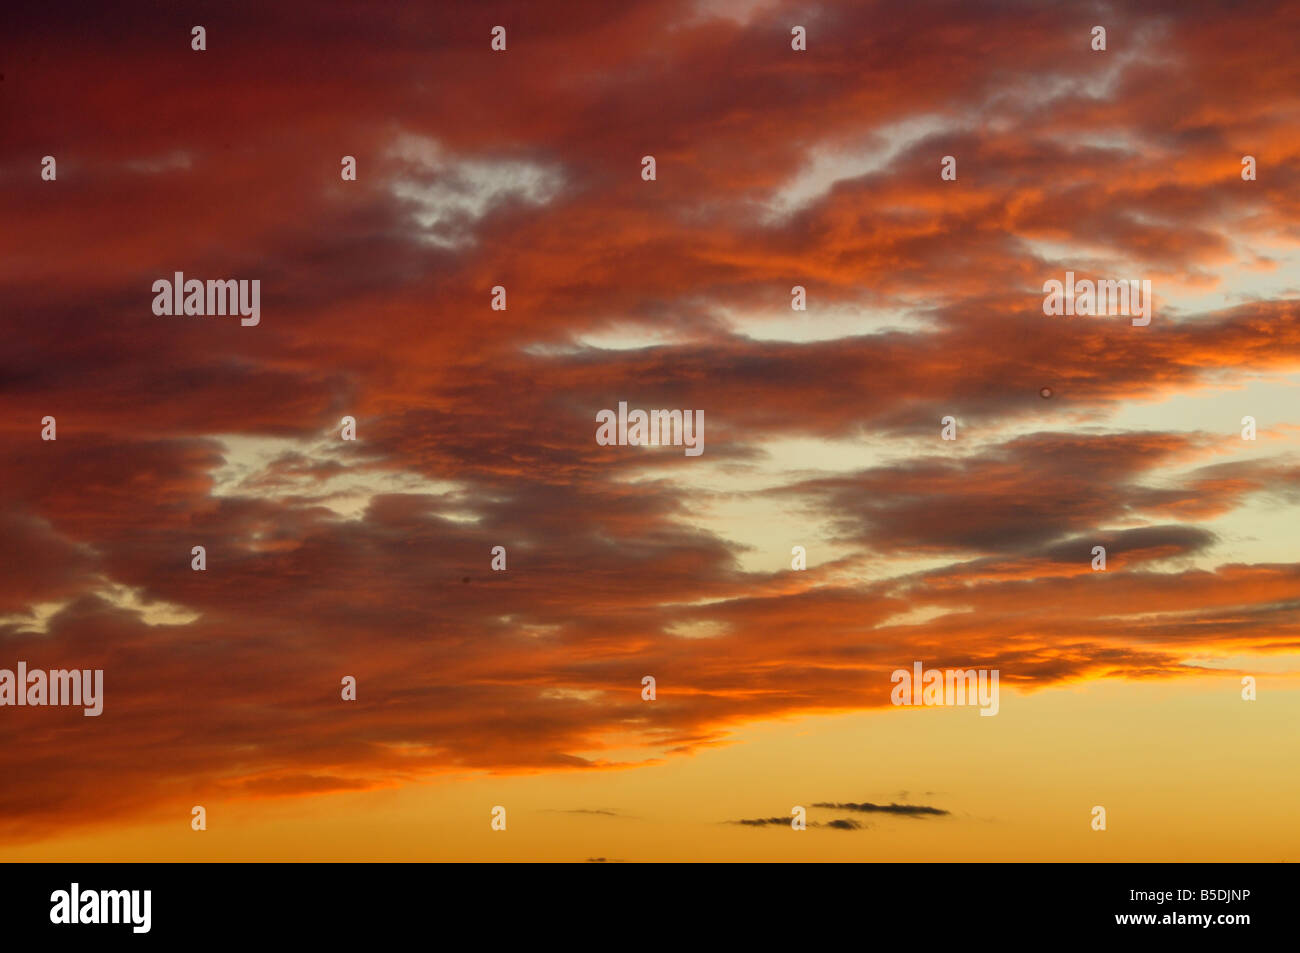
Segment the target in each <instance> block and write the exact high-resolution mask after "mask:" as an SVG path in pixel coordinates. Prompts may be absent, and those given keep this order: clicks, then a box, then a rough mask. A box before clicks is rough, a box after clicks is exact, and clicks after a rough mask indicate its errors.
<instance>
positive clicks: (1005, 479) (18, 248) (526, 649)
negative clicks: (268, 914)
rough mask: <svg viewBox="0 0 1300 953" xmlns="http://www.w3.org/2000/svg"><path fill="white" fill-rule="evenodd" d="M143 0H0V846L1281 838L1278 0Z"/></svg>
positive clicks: (570, 847)
mask: <svg viewBox="0 0 1300 953" xmlns="http://www.w3.org/2000/svg"><path fill="white" fill-rule="evenodd" d="M179 6H180V5H173V4H138V5H133V6H130V7H127V6H123V7H122V8H121V9H110V8H107V7H105V8H104V9H98V8H97V6H96V5H89V8H88V9H76V8H75V7H72V6H71V5H69V8H68V9H64V8H63V7H62V6H60V5H48V4H40V5H37V4H30V5H20V8H19V9H7V10H6V11H5V14H4V16H5V18H6V20H7V23H6V24H5V25H4V26H3V28H2V29H0V223H3V226H4V227H3V228H0V321H2V322H3V328H4V335H3V343H2V345H0V669H15V668H16V666H17V664H18V662H19V661H25V662H26V663H27V666H28V668H29V669H36V668H44V669H65V668H75V669H103V671H104V710H103V714H102V715H100V716H99V717H85V716H84V715H83V713H82V711H81V709H80V708H71V707H0V861H9V860H15V861H17V860H23V861H27V860H38V861H45V860H60V861H63V860H67V861H99V860H104V861H108V860H142V861H144V860H177V861H187V860H193V861H208V860H268V861H272V860H321V861H327V860H345V861H352V860H409V861H417V860H464V861H503V860H522V861H527V860H555V861H586V860H589V859H604V860H606V861H663V860H691V861H706V860H828V861H847V860H885V861H942V860H962V861H965V860H1083V861H1091V860H1123V861H1129V860H1140V861H1191V860H1203V861H1232V860H1238V861H1251V860H1269V861H1281V860H1296V859H1298V857H1297V855H1298V854H1300V822H1298V821H1297V820H1296V817H1295V806H1296V803H1297V800H1298V799H1300V518H1298V514H1300V509H1298V508H1297V505H1298V504H1300V59H1297V57H1296V55H1295V51H1296V49H1297V47H1300V5H1297V4H1294V3H1285V2H1276V3H1274V2H1268V0H1265V2H1257V3H1252V4H1250V5H1249V6H1242V5H1240V4H1237V3H1228V2H1224V3H1218V4H1192V3H1188V2H1186V0H1157V2H1150V3H1142V4H1140V5H1139V4H1128V5H1120V6H1111V5H1108V4H1096V3H1041V2H1023V3H1021V2H1002V3H989V2H979V0H952V2H925V0H915V2H908V3H888V4H885V3H867V2H842V3H837V2H813V3H801V2H796V3H765V2H762V0H735V2H726V0H674V2H668V0H647V2H630V0H616V2H614V0H594V2H567V0H566V2H558V0H557V2H547V3H540V2H535V3H506V2H495V0H484V2H472V3H471V2H465V3H455V4H414V3H397V2H372V0H357V2H350V3H343V2H340V3H328V4H315V3H311V4H309V3H301V2H297V3H266V4H261V3H259V4H229V3H202V4H185V5H183V6H184V9H180V8H179ZM196 25H202V26H203V27H204V28H205V30H206V49H205V50H202V51H196V50H194V49H192V48H191V30H192V28H193V27H194V26H196ZM497 25H502V26H504V27H505V29H506V35H507V49H506V50H505V51H503V52H501V51H493V50H492V49H491V47H490V42H491V31H492V28H493V27H494V26H497ZM1097 25H1101V26H1104V27H1105V29H1106V47H1107V48H1106V49H1105V51H1098V50H1094V49H1093V48H1092V44H1093V40H1092V30H1093V27H1094V26H1097ZM795 26H802V27H804V28H805V29H806V34H807V49H806V50H804V51H796V50H793V49H792V48H791V36H792V34H791V31H792V29H793V28H794V27H795ZM45 156H53V157H54V158H55V159H56V161H57V177H56V178H55V179H54V180H53V181H48V180H45V179H43V178H42V160H43V157H45ZM344 156H352V157H355V159H356V169H357V175H356V180H355V181H345V180H344V179H343V178H342V177H341V175H340V168H341V160H342V158H343V157H344ZM644 156H654V158H655V162H656V176H655V179H654V180H653V181H647V180H646V179H644V178H643V175H642V168H643V166H642V158H643V157H644ZM945 156H952V157H954V158H955V160H956V170H957V176H956V179H955V180H953V181H945V180H943V179H941V177H940V168H941V161H942V159H943V157H945ZM1244 156H1252V157H1254V159H1255V162H1256V166H1257V177H1256V178H1255V179H1254V180H1246V179H1244V178H1243V176H1242V169H1243V166H1242V159H1243V157H1244ZM178 271H180V272H184V273H185V276H186V277H187V278H198V279H226V278H234V279H248V280H252V279H257V280H259V281H260V288H261V300H260V309H261V315H260V317H261V319H260V323H259V324H257V325H256V326H251V327H246V326H242V325H241V323H240V320H239V318H238V317H231V316H202V317H200V316H175V315H173V316H160V315H157V314H155V313H154V311H153V309H152V302H153V299H154V294H153V291H152V290H151V288H152V285H153V283H154V282H155V281H156V280H158V279H163V278H165V279H171V278H172V276H173V274H174V273H175V272H178ZM1067 271H1072V272H1074V273H1075V274H1076V275H1077V276H1079V277H1080V278H1083V277H1089V278H1115V279H1144V280H1149V281H1150V282H1151V286H1152V288H1153V291H1154V296H1155V309H1154V317H1153V318H1152V320H1151V323H1150V325H1149V326H1146V327H1135V326H1133V325H1132V324H1131V323H1130V321H1129V319H1128V318H1127V317H1123V316H1118V317H1115V316H1111V317H1085V316H1074V317H1056V316H1048V315H1045V314H1044V309H1043V298H1044V294H1043V284H1044V282H1046V281H1048V280H1052V279H1056V280H1063V279H1064V276H1065V273H1066V272H1067ZM495 286H502V287H504V288H505V289H506V290H507V295H508V306H507V309H506V310H503V311H498V310H493V309H492V308H491V307H490V303H491V299H492V289H493V288H494V287H495ZM795 286H802V287H803V288H804V289H806V296H807V310H806V311H795V310H793V309H792V307H791V301H792V295H791V291H792V288H794V287H795ZM620 401H625V402H627V404H628V406H629V407H632V408H646V409H650V408H663V409H679V410H696V409H697V410H700V411H702V412H703V417H704V424H705V428H704V451H703V453H702V454H701V455H700V456H688V455H686V454H684V453H683V451H682V448H681V447H635V446H602V445H599V444H598V443H597V441H596V415H597V414H598V413H599V412H600V411H601V410H602V409H606V408H617V407H618V405H619V402H620ZM47 415H48V416H52V417H54V418H55V419H56V421H57V439H56V440H52V441H50V440H43V439H42V419H43V418H44V417H46V416H47ZM345 416H351V417H353V418H354V419H355V421H356V437H357V439H356V440H355V441H345V440H343V439H341V421H342V419H343V418H344V417H345ZM947 416H951V417H953V418H955V419H956V422H957V439H956V440H943V439H941V434H940V432H941V427H942V425H941V420H942V419H943V418H944V417H947ZM1247 416H1249V417H1253V418H1254V420H1255V426H1256V438H1255V439H1254V440H1246V439H1243V433H1242V431H1243V423H1242V421H1243V418H1244V417H1247ZM200 545H201V546H203V547H205V549H206V560H207V568H206V570H205V571H195V570H193V569H191V558H192V557H191V551H192V548H193V547H194V546H200ZM495 546H503V547H505V549H506V551H507V560H508V565H507V569H506V570H505V571H501V572H498V571H493V570H492V568H491V565H490V564H491V559H492V557H491V551H492V549H493V547H495ZM796 546H802V547H804V548H805V549H806V552H807V568H806V570H802V571H800V570H796V569H793V568H792V555H791V553H792V548H793V547H796ZM1095 546H1104V547H1105V549H1106V554H1107V563H1106V569H1105V570H1104V571H1094V569H1093V567H1092V563H1093V556H1092V551H1093V548H1094V547H1095ZM915 661H920V662H923V663H924V664H925V666H926V667H934V668H976V669H990V670H993V669H996V670H997V671H999V672H1000V685H1001V702H1000V710H999V712H998V714H997V715H996V716H995V717H982V716H981V715H980V713H979V710H978V708H974V707H935V708H924V707H895V706H894V705H891V703H890V692H891V689H892V687H893V685H892V684H891V681H890V674H891V673H892V672H893V671H894V670H895V669H900V668H902V669H909V670H910V669H911V667H912V665H913V663H914V662H915ZM349 675H350V676H354V677H355V678H356V681H357V699H356V700H355V701H345V700H343V699H342V698H341V693H340V683H341V679H342V678H343V677H344V676H349ZM646 675H650V676H653V677H654V678H655V679H656V682H657V697H656V698H655V699H654V700H653V701H645V700H643V699H642V678H643V677H644V676H646ZM1243 676H1252V677H1253V678H1255V679H1256V682H1257V691H1258V697H1257V700H1254V701H1247V700H1244V699H1243V698H1242V677H1243ZM195 805H202V806H204V807H205V809H206V813H207V829H206V830H205V831H194V830H192V829H191V809H192V807H193V806H195ZM497 805H501V806H504V807H505V808H506V811H507V816H508V825H507V829H506V830H505V831H494V830H492V829H491V827H490V820H491V818H490V811H491V810H492V808H493V807H494V806H497ZM795 805H800V806H803V807H805V808H806V809H807V816H808V821H809V829H808V830H806V831H794V830H791V828H790V825H789V819H790V817H791V809H792V807H793V806H795ZM818 805H822V806H818ZM1096 805H1101V806H1104V807H1105V808H1106V811H1107V829H1106V830H1105V831H1095V830H1093V829H1092V828H1091V825H1090V821H1091V814H1090V812H1091V810H1092V808H1093V807H1094V806H1096ZM921 808H929V809H931V810H920V809H921ZM846 821H848V822H852V823H843V822H846ZM742 822H745V823H742ZM764 822H767V823H764Z"/></svg>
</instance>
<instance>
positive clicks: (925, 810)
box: [813, 801, 949, 817]
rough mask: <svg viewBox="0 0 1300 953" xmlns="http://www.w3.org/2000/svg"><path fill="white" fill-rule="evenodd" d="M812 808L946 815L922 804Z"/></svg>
mask: <svg viewBox="0 0 1300 953" xmlns="http://www.w3.org/2000/svg"><path fill="white" fill-rule="evenodd" d="M813 807H824V808H831V809H833V810H836V811H857V812H859V813H861V814H901V815H903V816H906V817H930V816H935V817H938V816H941V815H945V814H948V813H949V812H948V811H945V810H942V809H941V808H937V807H929V806H927V805H924V804H892V803H891V804H872V803H871V802H869V801H863V802H862V803H861V804H854V803H853V802H848V803H844V804H836V803H831V802H819V803H817V804H814V805H813Z"/></svg>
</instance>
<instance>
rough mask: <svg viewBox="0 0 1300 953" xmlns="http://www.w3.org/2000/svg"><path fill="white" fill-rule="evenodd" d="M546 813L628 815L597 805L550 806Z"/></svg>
mask: <svg viewBox="0 0 1300 953" xmlns="http://www.w3.org/2000/svg"><path fill="white" fill-rule="evenodd" d="M546 813H549V814H601V815H604V816H605V817H626V816H627V815H626V814H620V813H619V812H618V811H611V810H609V809H607V808H603V807H602V808H597V807H572V808H550V809H548V810H547V812H546Z"/></svg>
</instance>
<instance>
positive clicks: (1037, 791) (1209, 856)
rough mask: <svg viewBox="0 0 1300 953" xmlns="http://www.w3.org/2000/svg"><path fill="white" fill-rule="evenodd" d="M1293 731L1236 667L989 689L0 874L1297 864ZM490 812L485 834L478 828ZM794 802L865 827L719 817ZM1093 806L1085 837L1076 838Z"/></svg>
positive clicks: (302, 807) (89, 840) (184, 826)
mask: <svg viewBox="0 0 1300 953" xmlns="http://www.w3.org/2000/svg"><path fill="white" fill-rule="evenodd" d="M1273 661H1274V667H1276V668H1285V667H1286V666H1285V664H1278V660H1277V659H1276V658H1274V659H1273ZM1291 661H1292V663H1294V658H1293V657H1292V658H1291ZM1297 726H1300V677H1297V675H1296V674H1294V673H1292V674H1277V675H1264V674H1260V675H1259V697H1258V700H1257V701H1254V702H1248V701H1244V700H1242V698H1241V695H1240V687H1239V676H1238V674H1237V673H1235V672H1225V673H1224V674H1223V675H1222V676H1221V677H1220V676H1217V675H1207V676H1203V677H1200V678H1197V679H1194V680H1193V679H1187V680H1179V681H1177V682H1171V681H1142V682H1140V681H1090V682H1085V683H1078V684H1075V685H1072V686H1066V687H1057V688H1053V689H1049V690H1044V691H1039V692H1034V693H1031V694H1022V693H1020V692H1016V691H1003V694H1002V706H1001V711H1000V713H999V714H998V715H997V716H996V717H980V716H979V715H978V712H977V709H974V708H960V707H955V708H948V709H910V710H900V709H889V710H881V711H873V712H862V713H855V714H845V715H834V716H812V717H805V718H792V719H788V720H783V721H777V722H764V723H759V724H754V725H751V726H747V727H745V728H743V729H741V730H739V731H737V732H736V733H735V734H734V742H735V743H733V744H730V745H727V746H723V747H719V748H715V749H711V750H703V751H700V752H698V753H696V754H693V755H678V756H673V757H670V758H669V759H667V760H666V761H665V762H663V763H660V764H654V765H650V766H646V767H641V768H634V769H627V770H613V771H583V772H559V773H546V774H533V775H498V776H487V775H473V776H470V775H455V776H451V775H449V776H446V777H443V778H440V779H436V780H431V781H429V782H426V783H413V784H409V785H407V786H404V787H401V788H394V789H388V790H381V791H370V792H365V793H359V794H358V793H352V794H341V795H325V796H316V797H309V798H278V799H260V800H242V801H228V802H220V801H215V800H214V801H210V802H209V803H207V804H205V805H204V806H205V807H206V808H207V811H208V829H207V830H206V831H203V832H194V831H191V830H190V812H189V808H190V806H191V805H190V804H188V803H184V804H181V803H177V804H176V817H175V820H174V821H172V822H168V823H163V824H149V825H135V824H125V825H122V826H120V827H116V828H111V829H109V828H102V829H98V830H95V829H81V830H74V829H69V830H68V831H67V832H66V833H65V834H64V835H62V836H59V837H55V838H51V839H47V840H44V841H41V842H37V843H29V844H22V845H8V846H4V847H0V861H5V862H11V861H67V862H99V861H103V862H108V861H182V862H184V861H396V862H403V861H412V862H414V861H584V860H587V859H588V858H596V857H604V858H606V859H608V860H621V861H813V860H816V861H891V862H893V861H901V862H908V861H916V862H927V861H931V862H938V861H982V860H983V861H1173V862H1181V861H1188V862H1190V861H1295V860H1297V859H1298V857H1300V826H1298V825H1297V824H1296V823H1295V814H1294V812H1295V806H1296V804H1297V802H1298V801H1300V758H1298V757H1297V754H1300V727H1297ZM819 801H828V802H840V803H842V802H863V801H869V802H872V803H877V804H887V803H890V802H898V803H912V804H926V805H932V806H934V807H938V808H942V809H944V810H948V811H950V812H951V813H950V814H949V815H948V816H945V817H926V818H914V817H905V816H894V815H886V814H855V813H851V812H848V811H844V810H828V809H817V808H813V807H812V805H813V803H814V802H819ZM498 804H500V805H502V806H504V807H505V808H506V810H507V829H506V830H505V831H504V832H494V831H492V830H491V829H490V823H489V821H490V817H489V814H490V810H491V808H492V807H493V806H494V805H498ZM796 804H798V805H802V806H804V807H806V808H808V817H809V819H810V820H820V821H823V822H824V821H827V820H830V819H832V818H837V817H851V818H854V819H856V820H859V821H861V822H863V823H864V825H865V829H863V830H859V831H839V830H831V829H825V828H813V829H809V830H807V831H802V832H796V831H793V830H791V829H790V828H789V827H788V826H784V825H782V826H779V827H767V828H750V827H743V826H739V825H735V824H728V823H725V822H727V821H734V820H738V819H740V818H758V817H777V816H780V817H788V816H789V815H790V809H791V807H792V806H794V805H796ZM1094 805H1102V806H1104V807H1105V808H1106V810H1107V822H1108V823H1107V830H1106V831H1104V832H1098V831H1093V830H1092V829H1091V810H1092V808H1093V806H1094ZM579 812H580V813H579ZM598 812H611V813H598Z"/></svg>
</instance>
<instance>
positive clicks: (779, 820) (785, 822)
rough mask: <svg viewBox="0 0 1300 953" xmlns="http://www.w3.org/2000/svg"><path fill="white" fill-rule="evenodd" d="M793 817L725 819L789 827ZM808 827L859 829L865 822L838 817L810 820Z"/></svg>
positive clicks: (756, 824)
mask: <svg viewBox="0 0 1300 953" xmlns="http://www.w3.org/2000/svg"><path fill="white" fill-rule="evenodd" d="M792 819H793V818H792V817H746V818H741V819H740V820H737V821H724V823H726V824H740V825H742V826H744V827H781V826H785V827H789V826H790V821H791V820H792ZM807 824H808V827H810V828H813V827H825V828H828V829H830V830H836V831H859V830H862V829H863V824H862V823H861V822H859V821H854V820H850V819H849V818H847V817H837V818H836V819H835V820H833V821H827V822H826V823H824V824H823V823H822V822H821V821H808V822H807Z"/></svg>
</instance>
